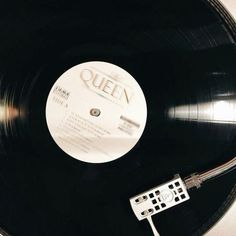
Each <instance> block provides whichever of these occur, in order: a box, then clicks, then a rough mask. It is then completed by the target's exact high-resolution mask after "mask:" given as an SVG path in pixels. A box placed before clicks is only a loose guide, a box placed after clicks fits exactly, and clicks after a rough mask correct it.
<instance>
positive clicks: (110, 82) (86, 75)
mask: <svg viewBox="0 0 236 236" xmlns="http://www.w3.org/2000/svg"><path fill="white" fill-rule="evenodd" d="M80 79H81V80H82V81H83V83H84V84H85V85H86V87H87V88H89V89H90V90H92V91H94V92H96V93H97V94H99V95H101V96H103V97H105V98H106V99H108V100H110V101H112V102H114V103H116V104H117V103H118V104H119V105H128V104H129V103H130V101H131V99H132V96H133V93H132V91H131V89H130V88H128V86H125V85H123V84H122V83H121V82H118V81H117V79H116V78H113V77H112V76H110V75H106V74H105V73H102V72H101V71H98V70H96V69H94V68H88V69H83V70H81V72H80Z"/></svg>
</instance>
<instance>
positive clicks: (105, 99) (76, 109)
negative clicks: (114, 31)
mask: <svg viewBox="0 0 236 236" xmlns="http://www.w3.org/2000/svg"><path fill="white" fill-rule="evenodd" d="M146 118H147V105H146V100H145V97H144V94H143V92H142V89H141V88H140V86H139V84H138V83H137V82H136V80H135V79H134V78H133V77H132V76H131V75H130V74H129V73H128V72H127V71H125V70H123V69H122V68H120V67H118V66H116V65H114V64H111V63H107V62H100V61H91V62H85V63H81V64H79V65H76V66H74V67H72V68H70V69H69V70H67V71H66V72H65V73H63V74H62V75H61V76H60V77H59V79H58V80H57V81H56V82H55V84H54V85H53V87H52V89H51V91H50V92H49V95H48V99H47V104H46V121H47V125H48V129H49V132H50V134H51V136H52V138H53V139H54V141H55V142H56V144H57V145H58V146H59V147H60V148H61V149H62V150H63V151H64V152H65V153H67V154H68V155H70V156H72V157H74V158H76V159H78V160H80V161H84V162H89V163H104V162H109V161H113V160H116V159H118V158H120V157H122V156H123V155H125V154H126V153H127V152H129V151H130V150H131V149H132V148H133V147H134V146H135V145H136V143H137V142H138V140H139V139H140V137H141V135H142V133H143V130H144V128H145V124H146Z"/></svg>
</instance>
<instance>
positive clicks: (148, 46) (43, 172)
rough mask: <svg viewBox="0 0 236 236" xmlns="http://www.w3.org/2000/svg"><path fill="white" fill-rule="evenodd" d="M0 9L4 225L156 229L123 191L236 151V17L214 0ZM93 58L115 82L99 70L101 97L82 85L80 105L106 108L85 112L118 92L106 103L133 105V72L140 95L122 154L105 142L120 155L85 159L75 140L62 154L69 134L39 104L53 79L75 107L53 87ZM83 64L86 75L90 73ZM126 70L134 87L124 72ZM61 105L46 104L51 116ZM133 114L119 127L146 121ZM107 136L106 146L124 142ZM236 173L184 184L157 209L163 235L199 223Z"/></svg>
mask: <svg viewBox="0 0 236 236" xmlns="http://www.w3.org/2000/svg"><path fill="white" fill-rule="evenodd" d="M0 11H1V19H0V23H1V24H0V27H1V39H0V42H1V44H0V54H1V57H0V73H1V83H0V96H1V100H0V130H1V137H0V153H1V158H0V162H1V164H0V191H1V195H0V206H1V207H0V227H2V228H3V229H4V230H6V231H7V232H8V233H9V234H10V235H13V236H15V235H17V236H23V235H24V236H32V235H33V236H39V235H44V236H47V235H48V236H49V235H57V236H60V235H63V236H64V235H67V236H75V235H76V236H77V235H93V236H100V235H114V236H115V235H117V236H121V235H136V236H144V235H145V236H147V235H152V232H151V231H150V227H149V225H148V223H147V222H145V221H141V222H139V221H138V220H137V219H136V217H135V215H134V214H133V212H132V209H131V207H130V204H129V198H130V197H133V196H135V195H136V194H139V193H141V192H143V191H146V190H147V189H149V188H152V187H153V186H157V185H158V184H161V183H163V182H165V181H168V180H169V179H171V178H172V177H173V175H174V174H176V173H179V174H180V175H181V176H182V177H184V176H187V175H189V174H191V173H193V172H201V171H203V170H206V169H210V168H212V167H214V166H216V165H219V164H222V163H224V162H226V161H229V160H230V159H231V158H232V157H234V156H235V153H236V148H235V147H236V145H235V142H236V139H235V137H236V129H235V123H236V116H235V115H234V113H235V110H236V105H235V104H236V103H235V101H236V100H235V94H236V80H235V76H236V68H235V60H236V51H235V32H234V29H235V23H234V22H233V20H232V18H230V16H229V15H227V12H226V11H223V8H222V6H221V5H219V2H218V1H200V0H199V1H194V0H181V3H180V2H172V3H169V2H167V1H165V0H158V1H157V0H156V1H152V0H148V1H137V0H136V1H115V2H114V1H99V2H82V1H76V2H72V1H71V2H68V1H53V0H47V1H40V2H35V1H24V2H22V3H20V4H19V3H17V2H15V3H14V4H11V6H10V5H7V3H5V6H4V7H2V8H1V10H0ZM88 62H102V63H109V64H111V65H113V66H116V69H114V68H115V67H113V70H115V71H116V70H117V71H116V72H117V73H113V74H112V75H113V76H114V77H115V78H116V79H114V81H116V82H117V81H118V82H117V84H116V85H114V84H115V82H114V81H113V80H112V81H113V82H112V84H113V85H112V86H114V87H113V90H112V92H111V91H110V90H109V86H111V82H110V85H109V84H108V83H109V82H107V81H110V80H109V79H108V77H109V76H110V75H111V74H109V76H107V74H106V75H103V80H102V81H103V87H101V86H102V85H101V84H100V85H99V86H98V84H96V86H95V83H96V81H98V80H96V81H95V79H94V81H95V82H94V84H93V85H94V87H96V89H98V87H99V88H102V89H100V90H99V91H98V90H96V91H95V88H93V90H91V91H92V92H91V91H90V92H89V93H88V94H89V96H91V98H92V96H97V93H99V96H98V98H97V99H98V100H99V99H104V97H105V99H104V103H101V106H100V107H97V104H98V103H97V101H95V100H92V99H90V97H88V98H87V97H83V96H82V95H81V94H82V90H81V91H80V90H78V91H79V93H80V92H81V94H79V93H78V96H80V97H79V98H80V99H78V101H74V103H73V104H78V107H77V108H76V109H80V108H79V107H80V106H84V107H86V106H87V104H89V106H91V110H92V109H97V108H99V109H98V110H95V111H99V112H101V115H100V113H98V115H97V116H98V117H95V116H96V113H94V114H95V115H93V116H94V117H90V119H91V120H96V118H97V120H99V119H101V120H102V117H103V115H104V116H105V117H108V118H107V119H108V122H104V127H107V126H106V125H109V124H110V123H109V122H112V119H113V117H115V114H116V113H115V112H116V110H114V112H113V110H112V109H113V108H112V109H111V110H110V111H109V110H108V109H107V110H106V109H105V105H104V104H105V103H106V104H108V100H109V99H110V100H111V99H114V98H116V101H115V102H114V100H112V102H111V103H109V104H112V107H113V104H115V103H116V105H114V107H119V109H121V108H120V107H122V106H123V103H124V102H126V103H129V102H130V101H131V98H132V96H129V94H130V93H129V91H130V90H129V89H130V87H132V86H134V85H133V84H134V82H133V80H136V81H137V83H138V84H139V86H140V88H141V90H142V92H143V94H144V96H145V100H146V104H147V121H146V125H145V128H144V132H143V133H142V135H141V138H140V139H139V140H137V141H138V142H137V143H135V142H134V143H133V144H134V145H135V146H134V147H133V148H131V150H128V151H127V153H126V154H125V155H122V157H118V156H117V154H116V153H115V154H114V153H110V149H109V150H108V149H107V150H106V151H107V152H109V153H108V154H109V155H110V154H111V155H113V154H114V155H116V159H115V160H113V161H107V162H105V163H102V161H100V163H99V160H96V161H97V162H98V163H95V162H94V163H91V162H85V161H82V160H81V159H82V158H81V156H80V154H79V155H77V153H76V150H77V149H76V148H78V147H79V146H80V148H81V149H82V146H81V145H82V144H81V142H82V141H80V142H76V145H75V144H73V148H75V152H74V153H75V154H74V153H73V154H70V155H69V154H68V152H67V150H68V149H67V148H66V146H68V145H69V144H68V142H69V141H68V142H67V141H65V140H64V141H65V142H66V144H62V142H61V143H59V141H58V140H59V138H61V137H58V134H57V133H55V135H54V127H53V128H51V127H50V125H48V123H47V122H48V117H46V114H45V112H46V106H48V103H49V102H48V101H49V100H50V95H49V94H50V91H52V93H53V92H55V89H58V90H56V93H57V95H55V96H59V97H60V99H59V97H57V98H58V99H59V100H58V102H59V103H60V102H61V104H65V105H68V106H69V108H70V107H71V106H72V105H71V104H72V103H70V102H68V103H66V99H67V98H68V97H69V96H72V95H71V94H72V92H71V91H70V90H66V89H65V90H64V87H63V88H61V87H56V86H59V85H61V84H63V83H64V82H63V83H62V82H61V81H62V80H60V79H59V78H61V76H63V75H64V76H66V75H67V74H66V73H71V70H70V69H71V68H74V67H75V66H78V65H79V66H80V67H81V68H82V67H83V66H84V65H88V64H86V63H88ZM103 66H105V64H103ZM118 67H119V68H118ZM83 68H85V67H83ZM107 68H108V67H107ZM120 68H121V69H120ZM85 70H86V71H85V72H86V74H85V75H86V76H87V77H85V78H86V80H87V79H88V78H90V77H88V76H90V75H91V76H92V75H93V74H89V73H90V72H91V71H89V70H88V69H86V68H85ZM103 72H104V71H103ZM113 72H114V71H113ZM125 72H127V73H129V74H130V75H131V76H132V78H133V79H131V78H130V80H128V79H127V80H126V81H125V83H126V84H127V83H128V82H129V81H131V82H130V84H132V86H130V84H128V85H127V87H126V85H124V84H125V83H123V82H122V83H120V82H119V81H120V80H119V79H120V78H119V73H121V74H122V75H123V74H125ZM76 73H77V72H76ZM76 73H74V74H73V75H72V74H70V76H71V77H70V76H69V79H71V81H72V77H73V76H77V74H76ZM99 73H100V72H99ZM104 73H105V72H104ZM106 73H108V72H107V71H106ZM114 74H115V75H114ZM117 74H118V77H117ZM73 78H74V77H73ZM104 78H105V79H106V82H104V81H105V79H104ZM58 79H59V80H58ZM56 81H59V82H56ZM127 81H128V82H127ZM104 83H106V84H105V85H104ZM85 84H86V86H87V87H89V86H90V84H89V83H88V82H86V83H85ZM121 84H123V85H124V88H123V87H122V86H121ZM63 85H64V84H63ZM83 85H84V84H83ZM77 86H78V87H79V85H77V84H76V86H74V85H73V84H72V82H71V84H70V86H69V85H68V88H71V89H72V90H73V89H76V88H77ZM86 86H85V87H86ZM135 86H136V85H135ZM65 87H66V86H65ZM52 88H53V89H54V90H52ZM83 89H85V88H83ZM89 89H91V88H90V87H89ZM118 89H120V90H118ZM122 89H123V90H122ZM132 89H133V87H132ZM138 89H139V87H138V86H137V88H136V87H135V89H134V90H135V91H137V90H138ZM102 90H103V92H104V91H105V92H106V93H107V94H108V91H109V94H108V95H109V96H108V95H107V94H106V95H105V94H104V93H103V95H102V96H101V94H100V92H101V91H102ZM83 91H84V90H83ZM94 91H95V93H94ZM122 92H123V94H121V93H122ZM140 93H141V92H140ZM54 94H55V93H54ZM95 94H96V95H95ZM62 97H63V99H62V100H61V98H62ZM118 97H119V99H117V98H118ZM110 100H109V101H110ZM140 100H141V99H140ZM140 100H139V102H140ZM68 101H69V100H68ZM117 103H118V105H117ZM81 104H82V105H81ZM84 104H85V105H84ZM143 104H144V103H142V105H143ZM61 109H62V108H58V110H57V111H51V110H50V109H49V110H50V111H49V112H51V114H52V116H54V117H55V119H57V118H58V117H59V116H60V115H61V113H60V112H61ZM63 109H65V110H66V109H67V108H65V107H63ZM114 109H118V108H114ZM141 109H142V106H141V105H140V110H141ZM143 109H144V108H143ZM91 110H90V112H91ZM144 110H145V109H144ZM125 111H126V110H125ZM81 112H82V111H81ZM135 112H136V110H135V111H134V110H132V111H130V113H128V112H127V114H131V115H130V116H132V115H133V114H136V113H135ZM92 114H93V113H92ZM90 115H91V113H88V116H90ZM99 116H100V117H99ZM77 118H78V117H77ZM128 118H129V117H128ZM128 118H127V117H122V118H121V120H122V122H123V123H122V125H120V126H119V128H120V129H123V131H124V132H126V133H129V135H131V136H132V133H133V132H136V131H135V130H137V129H139V127H140V126H142V125H144V120H145V119H144V118H143V119H142V121H143V124H142V123H141V121H140V123H138V124H137V122H136V123H135V122H134V121H133V120H132V121H130V120H129V119H128ZM136 118H137V119H135V121H136V120H139V118H140V116H137V117H136ZM74 119H75V118H74ZM78 119H82V118H78ZM140 119H141V118H140ZM97 120H96V121H97ZM80 121H81V120H80ZM63 122H64V121H63ZM63 122H62V123H63ZM101 122H102V121H101ZM52 123H53V122H52ZM88 124H90V125H91V123H87V125H88ZM124 124H126V125H127V124H128V125H127V126H126V125H124ZM52 125H53V124H52ZM131 126H132V128H130V127H131ZM97 127H98V126H93V129H95V128H97ZM50 128H51V130H50ZM77 128H78V127H77ZM80 128H81V127H80ZM81 129H82V128H81ZM90 129H91V127H90ZM104 129H105V128H104ZM101 130H102V129H101V127H100V129H99V132H102V131H101ZM67 131H68V130H67ZM58 132H60V131H58ZM94 132H95V131H94ZM96 132H98V131H96ZM104 132H105V131H104ZM119 132H120V131H119ZM60 134H61V133H60ZM63 135H64V137H65V136H66V134H63ZM63 135H62V136H63ZM104 135H105V134H104ZM125 135H126V134H125ZM59 136H60V135H59ZM111 137H112V139H114V140H113V141H112V140H107V142H108V143H109V145H108V146H109V148H110V147H111V146H112V143H113V142H114V143H116V144H117V143H119V142H122V141H123V140H120V141H119V140H118V141H117V139H118V138H117V136H115V135H114V136H112V135H111ZM66 138H67V140H69V139H70V138H71V137H70V135H69V134H68V136H66ZM80 138H81V137H80ZM86 138H88V139H89V137H86ZM78 139H79V138H78ZM80 140H81V139H80ZM72 141H73V140H72ZM72 141H70V142H71V143H72ZM87 141H88V140H87ZM128 141H129V139H127V142H126V143H128ZM73 142H74V141H73ZM90 142H93V141H90ZM58 143H59V144H58ZM71 143H70V145H72V144H71ZM60 145H61V146H60ZM127 145H128V144H127ZM118 146H119V145H117V146H115V145H114V150H116V148H117V150H118V151H119V147H118ZM84 148H85V149H86V148H87V147H84ZM69 149H71V146H70V148H69ZM86 150H87V149H86ZM86 150H85V151H86ZM102 151H103V154H104V153H105V151H104V150H102ZM114 152H115V151H114ZM106 154H107V153H106ZM73 155H74V156H73ZM104 155H105V154H104ZM73 157H74V158H73ZM96 158H98V156H97V155H96V153H94V159H96ZM235 180H236V179H235V172H230V173H228V174H227V175H224V176H221V177H220V178H216V179H214V181H210V182H208V183H206V184H204V185H203V186H202V188H200V189H199V190H196V191H195V190H192V191H190V194H191V199H190V201H187V202H185V203H184V204H182V205H179V206H176V207H174V208H170V209H169V210H168V211H163V212H162V213H160V214H158V215H155V216H153V221H154V223H155V225H156V226H157V228H158V231H159V233H160V235H163V236H164V235H183V236H184V235H201V234H203V233H205V232H206V230H208V229H209V227H211V226H212V225H213V224H214V223H215V221H216V220H218V219H219V218H220V217H221V216H222V215H223V213H224V212H225V210H226V209H227V208H228V207H229V206H230V204H231V203H232V201H233V199H234V198H235Z"/></svg>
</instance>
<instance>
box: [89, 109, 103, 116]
mask: <svg viewBox="0 0 236 236" xmlns="http://www.w3.org/2000/svg"><path fill="white" fill-rule="evenodd" d="M90 115H91V116H95V117H98V116H100V115H101V111H100V109H98V108H92V109H91V110H90Z"/></svg>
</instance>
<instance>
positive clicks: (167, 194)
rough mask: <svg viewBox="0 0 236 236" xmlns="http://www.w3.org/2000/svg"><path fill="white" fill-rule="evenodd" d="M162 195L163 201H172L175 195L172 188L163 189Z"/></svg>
mask: <svg viewBox="0 0 236 236" xmlns="http://www.w3.org/2000/svg"><path fill="white" fill-rule="evenodd" d="M160 197H161V199H162V201H163V202H171V201H172V200H173V198H174V195H173V193H172V192H171V191H170V190H163V191H161V194H160Z"/></svg>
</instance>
